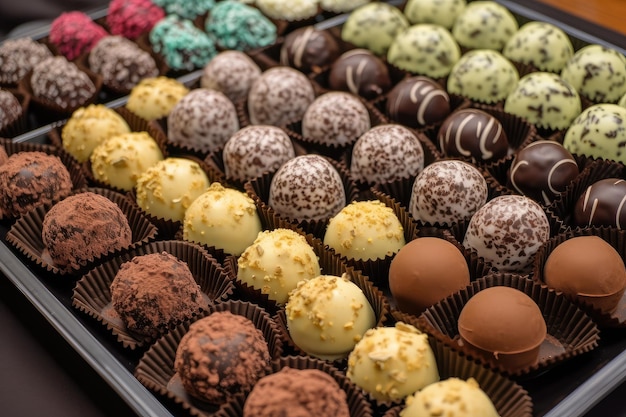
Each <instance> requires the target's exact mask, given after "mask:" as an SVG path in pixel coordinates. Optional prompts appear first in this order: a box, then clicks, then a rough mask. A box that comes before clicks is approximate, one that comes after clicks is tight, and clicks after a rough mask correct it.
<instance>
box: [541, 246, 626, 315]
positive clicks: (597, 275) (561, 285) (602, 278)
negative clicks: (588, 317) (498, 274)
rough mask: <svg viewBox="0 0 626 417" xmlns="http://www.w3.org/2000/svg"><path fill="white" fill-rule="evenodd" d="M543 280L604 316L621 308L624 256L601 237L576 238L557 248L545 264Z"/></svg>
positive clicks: (625, 273)
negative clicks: (618, 306) (592, 307)
mask: <svg viewBox="0 0 626 417" xmlns="http://www.w3.org/2000/svg"><path fill="white" fill-rule="evenodd" d="M543 281H544V282H545V283H546V284H547V285H548V286H550V287H552V288H555V289H557V290H559V291H562V292H563V293H565V294H566V295H568V296H570V297H572V298H578V299H579V300H580V301H583V302H585V303H589V304H591V305H593V306H594V307H596V308H598V309H599V310H600V311H602V312H604V313H611V312H612V311H614V310H615V308H616V307H617V305H618V303H619V300H620V299H621V298H622V295H623V294H624V289H625V288H626V269H625V268H624V261H623V260H622V257H621V256H620V254H619V253H618V252H617V250H615V248H614V247H613V246H611V245H610V244H609V243H608V242H606V241H605V240H604V239H602V238H600V237H598V236H575V237H571V238H569V239H567V240H566V241H564V242H562V243H560V244H559V245H557V247H556V248H554V249H553V250H552V252H550V255H549V256H548V259H547V260H546V262H545V264H544V265H543Z"/></svg>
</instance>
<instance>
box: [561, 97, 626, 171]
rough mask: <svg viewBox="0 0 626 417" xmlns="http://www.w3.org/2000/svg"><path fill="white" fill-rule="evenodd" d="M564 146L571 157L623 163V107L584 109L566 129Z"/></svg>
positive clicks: (625, 153)
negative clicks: (584, 156) (578, 156)
mask: <svg viewBox="0 0 626 417" xmlns="http://www.w3.org/2000/svg"><path fill="white" fill-rule="evenodd" d="M563 146H564V147H565V148H566V149H567V150H568V151H570V152H571V153H574V154H579V155H586V156H591V157H595V158H604V159H610V160H614V161H619V162H621V163H626V108H624V107H621V106H618V105H616V104H596V105H593V106H590V107H588V108H586V109H585V110H583V112H582V113H580V115H579V116H578V117H577V118H576V119H575V120H574V122H573V123H572V125H571V126H570V127H569V129H567V132H566V133H565V139H564V140H563Z"/></svg>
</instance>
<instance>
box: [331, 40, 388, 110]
mask: <svg viewBox="0 0 626 417" xmlns="http://www.w3.org/2000/svg"><path fill="white" fill-rule="evenodd" d="M328 85H329V86H330V88H331V89H333V90H339V91H347V92H350V93H352V94H356V95H359V96H361V97H363V98H365V99H367V100H371V99H374V98H376V97H378V96H380V95H382V94H384V93H386V92H387V91H389V89H390V88H391V78H390V75H389V69H388V68H387V65H386V64H385V62H384V61H383V60H382V59H381V58H379V57H377V56H376V55H374V54H373V53H372V52H370V51H368V50H367V49H362V48H356V49H351V50H349V51H347V52H344V53H343V54H341V55H340V56H339V58H337V59H336V60H335V62H333V64H332V65H331V67H330V71H329V74H328Z"/></svg>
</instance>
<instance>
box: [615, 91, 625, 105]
mask: <svg viewBox="0 0 626 417" xmlns="http://www.w3.org/2000/svg"><path fill="white" fill-rule="evenodd" d="M617 105H618V106H622V107H626V94H624V95H623V96H622V98H620V99H619V101H618V102H617Z"/></svg>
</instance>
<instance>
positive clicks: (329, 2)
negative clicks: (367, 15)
mask: <svg viewBox="0 0 626 417" xmlns="http://www.w3.org/2000/svg"><path fill="white" fill-rule="evenodd" d="M371 1H372V0H320V7H321V8H322V10H324V11H328V12H335V13H345V12H351V11H352V10H354V9H356V8H357V7H360V6H363V5H364V4H367V3H369V2H371Z"/></svg>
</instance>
